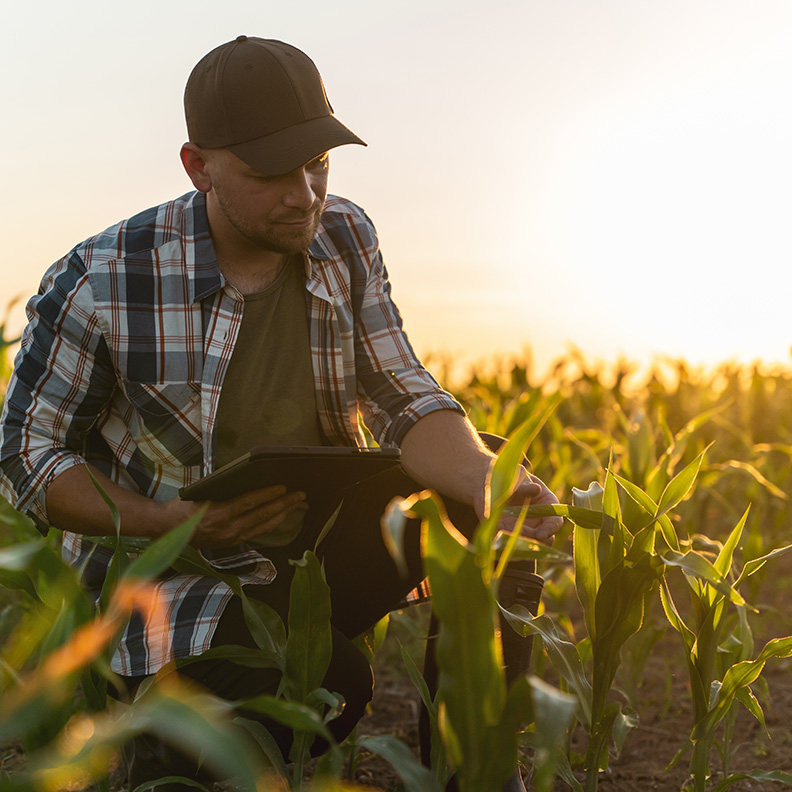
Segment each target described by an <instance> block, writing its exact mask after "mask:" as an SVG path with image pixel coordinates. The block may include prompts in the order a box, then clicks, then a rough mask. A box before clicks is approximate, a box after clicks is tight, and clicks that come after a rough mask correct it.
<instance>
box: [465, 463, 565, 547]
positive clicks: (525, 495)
mask: <svg viewBox="0 0 792 792" xmlns="http://www.w3.org/2000/svg"><path fill="white" fill-rule="evenodd" d="M520 476H521V479H522V480H521V481H520V482H519V483H518V484H517V486H516V487H515V489H514V493H513V494H512V496H511V497H510V498H509V506H514V507H518V508H519V507H520V506H523V505H534V506H544V505H547V504H554V503H558V498H556V496H555V495H553V493H552V492H550V490H549V489H548V488H547V487H546V486H545V484H544V482H543V481H542V480H541V479H539V478H537V477H536V476H534V475H532V474H531V473H528V472H527V471H526V470H525V468H520ZM484 501H485V498H484V493H482V494H481V496H480V497H479V498H477V499H476V502H475V504H474V505H475V509H476V513H477V514H478V516H479V519H482V520H483V519H484V518H485V516H486V515H485V502H484ZM516 523H517V517H515V516H513V515H511V514H504V515H502V516H501V519H500V525H499V528H500V530H501V531H504V532H505V533H511V532H512V531H513V530H514V526H515V524H516ZM563 523H564V518H563V517H533V518H531V519H526V520H524V521H523V524H522V528H521V531H520V533H521V534H522V535H523V536H527V537H528V538H529V539H536V540H537V541H538V542H544V543H545V544H552V543H553V537H554V536H555V534H557V533H558V531H559V530H561V526H562V525H563Z"/></svg>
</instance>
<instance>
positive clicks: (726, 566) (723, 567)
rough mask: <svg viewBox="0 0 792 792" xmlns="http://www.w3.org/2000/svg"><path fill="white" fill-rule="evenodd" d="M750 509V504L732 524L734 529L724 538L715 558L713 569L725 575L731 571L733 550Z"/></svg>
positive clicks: (736, 545)
mask: <svg viewBox="0 0 792 792" xmlns="http://www.w3.org/2000/svg"><path fill="white" fill-rule="evenodd" d="M749 511H750V506H749V507H748V508H747V509H746V510H745V512H744V514H743V516H742V517H741V518H740V521H739V522H738V523H737V525H735V526H734V529H733V530H732V532H731V533H730V534H729V538H728V539H727V540H726V542H725V544H724V545H723V547H722V548H721V551H720V553H718V558H717V559H716V560H715V563H714V564H713V566H714V567H715V569H716V570H717V571H718V572H719V573H720V574H721V575H723V577H726V575H728V574H729V572H731V567H732V561H733V559H734V551H735V550H736V549H737V548H738V547H739V545H740V538H741V537H742V532H743V528H744V527H745V521H746V520H747V519H748V512H749Z"/></svg>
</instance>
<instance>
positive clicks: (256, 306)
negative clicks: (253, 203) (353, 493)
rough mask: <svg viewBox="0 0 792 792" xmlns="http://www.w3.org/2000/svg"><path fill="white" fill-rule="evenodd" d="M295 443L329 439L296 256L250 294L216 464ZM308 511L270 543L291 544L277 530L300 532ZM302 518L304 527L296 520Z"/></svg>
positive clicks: (228, 379) (220, 421)
mask: <svg viewBox="0 0 792 792" xmlns="http://www.w3.org/2000/svg"><path fill="white" fill-rule="evenodd" d="M293 445H300V446H305V445H307V446H318V445H323V441H322V435H321V432H320V431H319V420H318V414H317V411H316V394H315V389H314V376H313V367H312V365H311V347H310V341H309V336H308V317H307V313H306V309H305V274H304V272H303V269H302V262H301V261H300V260H299V258H297V257H293V258H290V259H289V260H288V261H287V262H286V264H285V265H284V267H283V269H282V270H281V272H280V273H279V274H278V277H277V278H276V279H275V280H274V281H273V282H272V283H271V284H270V285H269V286H268V287H267V288H266V289H264V290H263V291H261V292H256V293H254V294H247V295H245V309H244V314H243V316H242V324H241V326H240V328H239V336H238V337H237V342H236V345H235V346H234V352H233V354H232V355H231V360H230V361H229V364H228V371H227V372H226V375H225V380H224V382H223V390H222V393H221V394H220V404H219V406H218V411H217V449H216V467H217V468H219V467H221V466H222V465H225V464H226V463H228V462H231V461H232V460H234V459H236V458H237V457H240V456H242V455H243V454H246V453H247V452H248V451H250V449H251V448H255V447H257V446H293ZM273 483H277V482H273ZM302 514H303V512H301V511H299V510H298V511H297V512H292V514H290V515H289V518H292V520H291V521H290V523H289V525H285V526H283V527H282V528H283V530H282V531H281V530H278V531H277V532H276V533H275V535H272V536H270V537H269V539H270V541H267V542H266V543H268V544H285V542H284V541H277V540H278V535H279V534H281V533H283V531H286V529H287V528H290V529H291V530H290V531H288V533H290V532H292V531H294V530H295V529H296V531H299V525H301V523H302ZM297 516H299V517H300V521H299V525H297V524H292V523H293V522H294V519H295V518H296V517H297ZM287 519H288V518H287ZM294 535H295V536H296V532H295V533H294ZM280 538H281V539H283V538H284V537H283V536H280ZM292 538H293V537H292Z"/></svg>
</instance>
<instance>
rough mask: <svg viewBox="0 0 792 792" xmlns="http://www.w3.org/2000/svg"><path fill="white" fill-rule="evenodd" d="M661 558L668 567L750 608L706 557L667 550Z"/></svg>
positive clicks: (691, 551) (690, 552)
mask: <svg viewBox="0 0 792 792" xmlns="http://www.w3.org/2000/svg"><path fill="white" fill-rule="evenodd" d="M660 558H661V559H662V560H663V563H664V564H666V565H667V566H677V567H679V568H680V569H682V570H683V571H684V572H685V573H686V574H688V575H691V576H693V577H697V578H700V579H701V580H703V581H704V582H705V583H708V584H709V585H710V586H712V587H713V588H714V589H716V590H717V591H718V592H720V593H721V594H722V595H723V596H724V597H726V598H727V599H729V600H730V601H731V602H734V603H735V604H737V605H742V606H744V607H748V603H747V602H746V601H745V600H744V599H743V597H742V595H741V594H740V592H739V591H737V590H736V589H735V588H733V587H732V586H731V585H729V582H728V580H726V578H725V577H724V576H723V575H722V574H721V573H720V572H719V571H718V570H717V569H716V568H715V567H714V566H713V564H712V563H710V562H709V561H708V560H707V559H706V558H704V556H702V555H699V554H698V553H696V552H695V551H693V550H690V551H688V552H686V553H677V552H676V551H675V550H667V551H666V552H665V553H663V554H661V556H660Z"/></svg>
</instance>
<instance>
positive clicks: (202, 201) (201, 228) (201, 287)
mask: <svg viewBox="0 0 792 792" xmlns="http://www.w3.org/2000/svg"><path fill="white" fill-rule="evenodd" d="M191 221H192V228H190V227H189V226H190V222H191ZM185 226H186V227H185V229H184V230H185V235H184V236H185V239H187V240H189V242H188V244H189V243H192V248H193V250H192V260H193V277H192V283H191V287H192V290H193V293H192V302H197V301H198V300H203V299H204V298H206V297H208V296H209V295H211V294H214V292H216V291H217V290H218V289H222V288H223V287H224V286H225V284H226V279H225V277H224V275H223V273H222V270H221V269H220V265H219V264H218V263H217V256H216V255H215V249H214V245H213V244H212V235H211V234H210V233H209V218H208V217H207V214H206V196H205V195H204V194H203V193H202V192H198V191H196V192H195V193H193V197H192V211H191V212H187V213H186V214H185ZM189 259H190V256H189V255H188V261H189Z"/></svg>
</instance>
